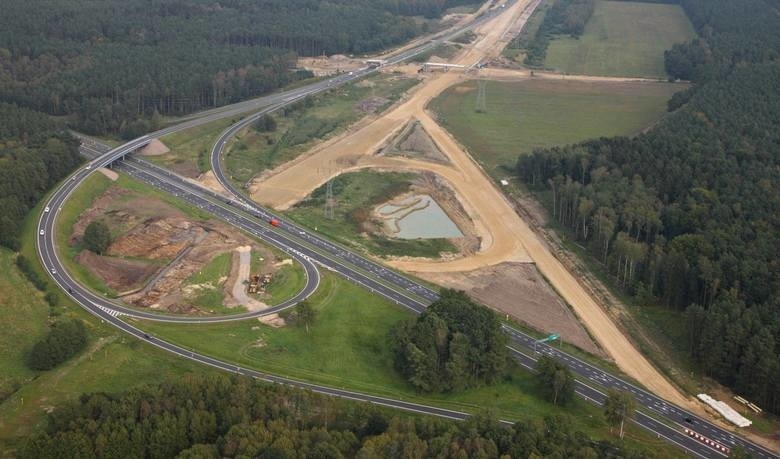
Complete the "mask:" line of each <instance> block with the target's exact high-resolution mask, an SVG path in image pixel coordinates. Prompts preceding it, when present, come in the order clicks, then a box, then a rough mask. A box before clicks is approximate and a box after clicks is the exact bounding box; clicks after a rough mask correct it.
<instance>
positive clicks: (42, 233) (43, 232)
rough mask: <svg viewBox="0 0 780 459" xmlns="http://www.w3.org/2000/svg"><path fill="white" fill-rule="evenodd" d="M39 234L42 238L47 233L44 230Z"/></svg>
mask: <svg viewBox="0 0 780 459" xmlns="http://www.w3.org/2000/svg"><path fill="white" fill-rule="evenodd" d="M38 234H40V235H41V236H43V235H44V234H46V232H45V231H43V230H41V232H40V233H38Z"/></svg>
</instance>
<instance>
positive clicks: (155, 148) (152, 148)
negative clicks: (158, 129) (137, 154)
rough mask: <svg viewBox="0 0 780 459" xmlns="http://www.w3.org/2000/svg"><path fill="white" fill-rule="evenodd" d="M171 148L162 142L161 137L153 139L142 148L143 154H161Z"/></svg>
mask: <svg viewBox="0 0 780 459" xmlns="http://www.w3.org/2000/svg"><path fill="white" fill-rule="evenodd" d="M169 151H171V150H170V148H168V146H167V145H165V144H164V143H162V141H161V140H160V139H152V141H151V142H149V143H148V144H147V145H146V146H145V147H143V148H142V149H141V156H160V155H164V154H166V153H168V152H169Z"/></svg>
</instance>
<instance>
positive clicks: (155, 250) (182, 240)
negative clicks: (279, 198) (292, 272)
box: [70, 186, 278, 314]
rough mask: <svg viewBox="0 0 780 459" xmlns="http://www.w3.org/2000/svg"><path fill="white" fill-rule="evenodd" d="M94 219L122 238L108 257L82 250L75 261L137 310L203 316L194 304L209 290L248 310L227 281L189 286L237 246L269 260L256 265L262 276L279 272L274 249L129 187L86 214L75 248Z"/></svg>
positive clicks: (76, 233) (77, 230) (96, 203)
mask: <svg viewBox="0 0 780 459" xmlns="http://www.w3.org/2000/svg"><path fill="white" fill-rule="evenodd" d="M94 220H101V221H103V222H105V223H106V224H107V225H108V226H109V228H111V230H112V232H113V233H114V234H118V235H117V236H115V237H114V240H113V241H112V243H111V244H110V245H109V247H108V249H107V250H106V253H105V255H104V256H99V255H96V254H94V253H91V252H88V251H83V252H81V253H80V254H79V256H78V257H77V259H76V261H77V262H79V263H80V264H82V265H83V266H85V267H86V268H87V269H88V270H89V271H90V272H92V273H93V274H94V275H95V276H97V277H98V278H100V279H102V280H103V281H104V282H105V284H106V285H107V286H109V287H110V288H112V289H113V290H116V291H119V292H121V293H120V294H121V295H123V296H122V299H123V300H124V301H125V302H127V303H129V304H132V305H135V306H138V307H148V308H154V309H160V310H165V311H168V312H175V313H188V314H204V313H206V311H203V310H201V309H199V308H198V307H196V306H194V305H193V301H192V300H193V299H194V298H195V297H197V295H198V294H200V293H202V292H203V291H204V289H217V288H218V289H221V290H222V291H223V293H224V300H225V301H224V302H225V305H228V306H236V307H238V306H246V305H245V302H244V301H237V300H236V298H234V296H233V295H232V287H233V284H232V283H226V282H224V280H226V279H224V278H223V279H221V280H220V281H219V282H216V284H217V285H211V284H212V283H207V284H208V285H186V284H187V280H188V279H190V277H191V276H193V274H195V273H198V272H200V271H201V270H202V269H203V268H204V267H205V266H206V265H207V264H208V263H209V262H210V261H211V260H213V259H214V258H215V257H217V256H219V255H221V254H223V253H226V252H231V251H233V249H235V248H236V247H238V246H246V247H249V248H250V249H251V250H252V253H253V255H256V256H261V257H262V258H263V259H264V260H266V261H265V262H264V263H263V264H261V265H259V266H257V269H260V270H262V272H263V273H273V272H275V271H276V270H277V269H278V268H277V266H276V265H275V263H274V262H275V261H276V260H275V257H274V254H273V252H272V251H271V250H270V249H269V248H267V247H264V246H260V245H258V244H255V243H254V241H252V240H251V239H249V238H248V237H247V236H245V235H244V234H243V233H241V232H240V231H238V230H237V229H235V228H233V227H231V226H229V225H226V224H224V223H222V222H219V221H216V220H208V221H201V220H196V219H193V218H192V217H189V216H187V215H186V214H184V213H183V212H181V211H180V210H179V209H176V208H175V207H173V206H171V205H169V204H167V203H165V202H163V201H161V200H158V199H154V198H148V197H145V196H143V195H141V194H139V193H136V192H134V191H131V190H127V189H124V188H119V187H116V186H112V187H110V188H109V189H107V190H106V191H105V192H104V193H103V194H102V195H101V196H99V197H98V198H97V199H96V200H95V201H94V204H93V206H92V207H91V208H89V209H87V210H86V211H85V212H84V213H82V215H81V216H80V217H79V219H78V220H77V222H76V224H75V225H74V228H73V232H72V234H71V237H70V241H71V243H72V244H73V243H76V242H78V241H79V240H80V239H81V237H82V236H83V233H84V229H85V228H86V226H87V225H88V224H89V223H90V222H92V221H94ZM247 269H249V267H247ZM241 287H243V285H241ZM253 301H254V303H252V304H255V303H257V304H262V303H261V302H259V301H257V300H253ZM249 306H251V305H249Z"/></svg>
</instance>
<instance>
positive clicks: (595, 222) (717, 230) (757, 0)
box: [517, 0, 780, 412]
mask: <svg viewBox="0 0 780 459" xmlns="http://www.w3.org/2000/svg"><path fill="white" fill-rule="evenodd" d="M681 4H682V5H683V7H684V8H685V10H686V12H687V14H688V15H689V17H690V18H691V20H692V22H693V24H694V25H695V26H696V27H697V29H698V31H699V34H700V38H699V39H697V40H694V41H692V42H691V43H688V44H685V45H683V46H682V47H676V48H675V50H672V51H671V52H670V53H667V65H670V66H671V67H672V68H670V69H669V72H670V74H672V75H674V76H679V77H690V78H693V80H694V82H695V83H696V84H695V85H694V86H693V87H692V88H691V89H689V90H687V91H685V92H684V93H682V94H681V95H679V96H678V97H675V98H673V99H672V100H671V101H670V103H669V106H670V108H671V109H676V110H677V111H676V112H675V113H673V114H671V115H669V116H668V117H667V118H666V119H665V120H663V121H662V122H661V123H660V124H659V125H658V126H656V127H655V128H654V129H652V130H651V131H650V132H648V133H646V134H643V135H640V136H638V137H636V138H633V139H627V138H610V139H606V138H604V139H598V140H592V141H588V142H584V143H581V144H579V145H573V146H567V147H562V148H553V149H550V150H544V151H534V152H533V153H532V154H530V155H526V156H522V157H521V158H520V159H519V161H518V164H517V172H518V174H519V176H520V177H521V178H522V179H523V180H524V181H525V182H526V183H527V184H528V185H529V187H530V188H532V189H535V190H539V191H542V190H545V192H546V193H547V194H546V196H549V199H548V200H547V204H548V208H549V210H550V213H551V214H552V216H553V217H554V218H555V219H556V220H558V221H559V222H560V223H561V224H562V225H564V226H565V227H566V228H568V230H569V231H571V233H572V235H573V236H574V237H575V238H576V239H577V240H578V241H579V242H580V243H581V244H582V245H584V246H585V247H586V248H587V249H588V250H589V251H590V253H591V254H592V255H593V256H594V257H595V258H597V259H598V260H600V261H601V262H602V263H603V264H604V266H605V267H606V268H607V269H608V270H609V272H611V273H612V274H613V275H614V276H615V279H616V281H617V283H618V284H619V285H620V286H622V287H623V288H624V289H625V290H626V291H627V292H629V293H631V294H633V295H635V296H636V297H637V299H638V301H639V302H640V303H643V304H651V303H660V304H663V305H666V306H668V307H670V308H675V309H680V310H682V309H685V308H689V309H688V310H689V317H690V318H691V320H690V323H689V325H688V327H689V336H690V343H688V344H689V349H690V352H691V355H692V356H693V357H695V361H696V362H697V363H698V364H699V365H701V369H702V370H703V371H704V372H705V373H706V374H709V375H711V376H714V377H715V378H717V379H718V380H719V381H722V382H724V383H726V384H728V385H730V386H732V387H733V388H734V389H735V390H736V391H738V392H740V393H742V394H743V395H747V396H748V397H749V398H752V399H754V401H756V402H758V403H759V404H761V405H763V406H764V407H765V408H766V409H769V410H772V411H774V412H778V411H780V310H778V306H780V304H778V301H779V300H778V295H777V294H778V292H780V266H778V259H780V231H778V229H779V228H778V223H780V221H779V219H778V217H780V168H779V167H778V166H780V164H779V162H780V85H779V84H778V82H779V81H780V61H778V59H777V58H778V56H780V17H779V16H777V15H773V14H767V12H768V11H769V8H770V7H769V5H767V4H766V3H765V2H764V1H763V0H744V1H740V2H733V1H729V0H682V1H681ZM694 48H695V49H698V50H700V51H696V52H687V51H686V52H681V51H680V49H687V50H691V49H694ZM672 56H674V57H672ZM702 56H705V57H702ZM681 69H683V70H681Z"/></svg>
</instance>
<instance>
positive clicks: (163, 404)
mask: <svg viewBox="0 0 780 459" xmlns="http://www.w3.org/2000/svg"><path fill="white" fill-rule="evenodd" d="M19 456H20V457H21V458H28V457H29V458H36V459H44V458H60V457H105V458H113V457H116V458H140V457H150V458H155V457H160V458H163V457H165V458H168V457H180V458H195V457H197V458H218V457H259V458H341V457H356V458H361V459H363V458H395V457H441V458H466V457H479V458H498V457H571V458H591V457H628V458H639V457H649V456H645V455H643V454H642V453H637V452H634V451H630V450H625V449H623V448H622V447H618V446H616V445H613V444H611V443H610V442H607V441H598V442H597V441H593V440H591V439H589V438H588V437H587V436H586V435H585V434H583V433H581V432H579V431H576V430H574V429H573V428H572V425H571V421H570V420H569V419H568V418H566V417H562V416H548V417H545V418H544V419H543V420H538V421H536V420H535V421H522V422H518V423H516V424H514V425H513V426H504V425H501V424H499V423H498V422H496V421H495V420H492V419H490V418H489V417H487V416H477V417H474V418H471V419H470V420H468V421H466V422H462V423H459V422H455V421H449V420H442V419H437V418H433V417H423V416H409V415H405V414H401V413H398V412H391V411H389V410H386V409H380V408H378V407H375V406H371V405H368V404H361V403H356V402H349V401H344V400H340V399H335V398H328V397H324V396H321V395H317V394H313V393H311V392H304V391H301V390H296V389H291V388H288V387H284V386H274V385H267V384H260V383H257V382H254V381H252V380H250V379H248V378H240V377H228V376H216V377H185V378H182V379H180V380H177V381H176V382H170V383H163V384H158V385H154V386H147V387H143V388H140V389H136V390H132V391H129V392H126V393H124V394H121V395H116V396H112V395H107V394H93V395H83V396H82V397H81V398H80V399H78V400H76V401H74V402H72V403H70V404H69V405H65V406H60V407H57V408H56V409H55V410H54V411H52V412H51V413H50V414H49V416H48V422H47V427H46V431H45V432H44V433H41V434H37V435H35V436H32V437H31V438H30V439H29V440H28V442H27V444H26V446H25V447H24V448H23V449H22V450H21V451H20V452H19Z"/></svg>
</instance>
